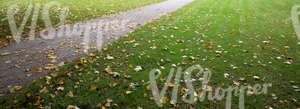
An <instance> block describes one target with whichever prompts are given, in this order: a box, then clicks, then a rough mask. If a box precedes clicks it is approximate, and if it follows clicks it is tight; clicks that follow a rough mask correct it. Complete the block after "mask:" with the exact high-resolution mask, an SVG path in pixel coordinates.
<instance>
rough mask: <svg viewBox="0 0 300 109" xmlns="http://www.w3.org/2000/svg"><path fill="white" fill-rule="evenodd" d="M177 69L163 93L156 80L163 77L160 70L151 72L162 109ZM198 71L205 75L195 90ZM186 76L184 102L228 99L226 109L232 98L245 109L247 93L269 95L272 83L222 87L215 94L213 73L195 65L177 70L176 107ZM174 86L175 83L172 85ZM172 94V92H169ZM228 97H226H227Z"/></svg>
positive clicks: (154, 92) (171, 72)
mask: <svg viewBox="0 0 300 109" xmlns="http://www.w3.org/2000/svg"><path fill="white" fill-rule="evenodd" d="M174 71H175V68H172V69H171V71H170V73H169V75H168V77H167V80H166V82H165V84H164V86H163V88H162V90H161V91H159V89H158V85H157V82H156V79H158V78H159V77H160V75H161V72H160V70H158V69H153V70H152V71H150V75H149V77H150V86H151V89H152V94H153V97H154V100H155V102H156V104H157V105H158V106H159V107H162V106H163V105H162V103H163V102H164V99H165V97H166V96H165V95H166V92H167V89H168V88H169V84H170V83H171V81H172V78H173V76H174ZM195 71H198V73H197V74H196V75H203V77H200V79H199V81H202V87H201V88H198V89H197V88H195V87H193V84H192V83H193V82H196V81H197V80H196V79H193V78H192V77H191V75H192V72H195ZM182 74H183V75H184V77H183V78H184V83H185V85H186V87H187V88H186V89H185V92H186V93H185V94H184V95H183V96H182V101H184V102H185V103H188V104H195V103H196V102H197V100H199V101H200V102H203V101H204V100H205V98H206V96H207V98H208V100H210V101H212V100H222V99H224V98H226V109H231V104H232V96H238V97H239V108H240V109H245V93H246V95H248V96H250V95H252V94H255V95H259V94H267V91H268V87H271V86H272V84H271V83H265V84H263V85H260V84H255V85H254V86H253V87H249V86H243V85H241V86H235V87H232V86H229V87H228V88H227V89H223V88H221V87H218V88H216V89H215V91H214V92H215V93H214V94H213V89H212V87H211V86H209V85H208V83H209V80H210V78H211V76H212V74H211V71H210V70H209V69H207V68H205V69H203V68H202V67H201V66H200V65H194V66H191V67H189V68H187V69H186V70H185V71H184V72H183V69H182V68H181V67H178V68H177V72H176V75H175V79H174V85H172V87H173V90H172V97H171V101H170V103H171V104H173V105H176V103H177V95H178V88H179V86H180V82H181V81H182V80H180V79H181V76H182ZM172 84H173V83H172ZM168 92H170V91H168ZM225 95H226V96H225Z"/></svg>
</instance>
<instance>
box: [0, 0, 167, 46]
mask: <svg viewBox="0 0 300 109" xmlns="http://www.w3.org/2000/svg"><path fill="white" fill-rule="evenodd" d="M161 1H164V0H1V1H0V39H1V40H0V41H1V42H0V47H2V46H4V44H5V43H7V41H14V40H13V39H12V38H11V37H10V36H12V34H11V31H10V28H9V24H8V20H7V17H6V16H7V10H8V7H9V6H12V5H15V4H16V5H18V6H19V8H20V11H19V12H18V13H17V14H16V15H15V19H16V23H17V25H18V26H17V27H19V25H21V22H22V21H23V18H24V16H25V11H26V9H27V7H28V6H29V4H32V5H33V9H32V12H31V14H30V16H29V18H28V22H27V23H26V25H25V28H24V32H23V36H24V37H27V34H28V33H29V31H30V25H31V21H32V14H33V10H34V7H35V5H36V4H40V5H41V8H40V12H39V16H38V21H37V28H36V31H38V30H41V29H43V28H45V23H44V21H43V20H42V9H43V8H44V7H45V5H46V4H48V3H50V2H57V3H59V4H61V5H62V7H67V8H68V9H69V12H68V15H67V18H66V21H65V23H74V22H78V21H84V20H89V19H92V18H98V17H102V16H103V15H109V14H114V13H117V12H120V11H125V10H128V9H134V8H137V7H141V6H145V5H149V4H152V3H158V2H161ZM57 9H58V8H57V7H52V8H51V9H50V19H51V22H52V24H53V26H55V25H57V24H58V23H59V22H60V21H59V17H58V15H60V11H59V10H57ZM5 45H7V44H5Z"/></svg>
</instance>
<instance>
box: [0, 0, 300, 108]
mask: <svg viewBox="0 0 300 109" xmlns="http://www.w3.org/2000/svg"><path fill="white" fill-rule="evenodd" d="M297 3H298V4H300V2H299V1H296V0H196V1H195V2H194V3H192V4H190V5H188V6H186V7H184V8H182V9H180V10H178V11H177V12H174V13H172V14H170V15H167V16H164V17H163V18H161V19H160V20H157V21H154V22H152V23H150V24H147V25H146V26H143V27H142V28H140V29H138V30H136V31H135V32H134V33H131V34H130V35H129V36H128V37H123V38H121V39H120V40H118V41H116V42H114V43H113V44H112V45H109V46H108V47H107V48H108V49H107V50H103V51H99V52H96V53H92V54H90V55H89V56H86V57H82V58H81V59H79V60H77V61H75V62H73V63H72V64H68V65H66V66H64V67H62V68H61V69H60V70H59V71H58V72H54V73H51V74H50V75H51V77H52V79H51V80H50V81H49V82H50V83H49V84H46V80H45V79H41V80H37V81H35V82H34V83H33V84H32V85H30V86H29V87H28V88H26V89H25V90H23V91H22V93H21V94H16V95H13V96H10V97H7V98H3V99H2V100H0V104H2V107H6V108H11V107H28V108H34V107H37V106H42V107H45V106H48V107H49V106H50V107H52V108H65V107H67V106H68V105H76V106H78V107H80V108H95V107H97V106H105V104H106V99H108V98H109V99H112V100H113V102H112V104H111V105H113V104H117V105H114V106H112V107H114V108H137V107H143V108H147V109H148V108H157V105H156V104H155V102H154V100H152V99H151V96H152V93H151V90H147V88H146V86H147V85H144V83H145V82H147V81H148V80H149V72H150V71H151V70H152V69H156V68H161V66H163V67H164V68H165V69H161V71H162V74H163V75H164V76H163V77H161V79H159V80H157V81H158V84H160V85H159V86H162V85H163V83H164V81H165V79H166V76H167V75H168V72H169V71H170V69H171V68H172V67H171V66H172V64H176V65H177V66H181V67H183V68H188V67H189V66H192V65H195V64H200V65H201V66H202V67H205V68H209V69H210V70H211V71H212V78H211V81H210V82H209V85H210V86H212V87H213V88H216V87H219V86H221V87H224V88H226V87H229V86H236V85H234V83H233V81H237V82H239V83H240V84H241V85H246V86H247V85H251V86H253V85H254V84H257V83H259V84H263V83H272V87H271V88H269V90H268V93H267V94H262V95H251V96H246V98H245V105H246V108H250V109H251V108H269V107H273V108H280V109H281V108H299V107H300V104H299V100H300V99H299V98H300V94H299V92H296V91H294V89H293V87H292V86H297V85H299V82H300V78H299V76H300V71H299V65H300V63H299V57H298V56H299V54H300V53H299V49H300V47H299V45H297V42H298V41H299V40H298V39H297V37H296V35H295V33H294V29H293V27H292V22H291V21H289V22H288V23H287V24H286V23H285V20H286V19H288V18H289V16H290V10H291V7H292V6H293V5H295V4H297ZM175 28H178V29H175ZM264 41H267V42H264ZM153 48H156V49H153ZM216 51H222V53H221V54H218V53H216ZM225 51H227V53H226V52H225ZM95 54H96V55H95ZM108 55H109V56H113V57H114V58H115V59H113V60H108V59H106V58H105V57H107V56H108ZM185 56H186V57H185ZM278 56H280V57H281V59H280V60H278V59H276V57H278ZM192 57H193V58H192ZM286 61H290V62H291V63H292V64H290V65H288V64H286V63H284V62H286ZM107 66H110V67H111V69H112V71H114V72H118V73H120V77H113V76H111V75H110V74H108V73H106V72H105V68H106V67H107ZM136 66H142V67H143V70H142V71H140V72H136V71H135V70H134V68H135V67H136ZM232 66H236V67H237V68H236V69H234V68H233V67H232ZM95 71H99V72H101V73H100V74H96V73H95ZM71 72H73V74H72V76H68V75H69V74H70V73H71ZM68 73H69V74H68ZM224 73H228V74H229V75H230V78H224ZM128 75H129V76H131V78H128V77H127V76H128ZM253 76H258V77H260V79H259V80H255V79H254V78H253ZM193 78H195V76H193ZM240 78H245V80H244V81H240V80H239V79H240ZM182 79H183V78H182ZM196 79H198V78H196ZM59 80H60V81H61V80H63V81H64V83H63V84H59ZM131 83H138V84H139V85H138V86H137V87H135V88H132V87H129V85H130V84H131ZM114 84H117V85H116V86H113V85H114ZM193 85H194V87H196V88H199V87H200V85H201V82H199V81H196V82H194V83H193ZM59 86H61V87H64V90H63V91H56V89H57V87H59ZM43 87H47V90H48V92H47V93H40V90H41V89H43ZM184 87H186V86H185V85H184V84H182V85H181V86H180V89H181V88H184ZM298 87H299V86H298ZM160 89H161V87H160ZM70 91H71V92H72V93H73V95H74V97H73V98H71V97H70V96H68V93H69V92H70ZM126 91H132V93H130V94H126ZM144 94H147V96H146V97H144ZM54 95H55V96H54ZM167 95H168V96H167V98H169V99H170V96H171V88H170V89H169V91H168V92H167ZM51 96H52V97H51ZM178 99H181V96H180V95H179V97H178ZM37 101H39V102H37ZM238 102H239V101H238V97H233V101H232V108H238ZM190 106H191V105H189V104H186V103H184V102H183V101H182V100H179V103H178V105H177V107H178V108H188V107H190ZM195 106H196V107H197V108H200V107H201V108H225V99H223V100H221V101H216V100H214V101H209V100H205V101H203V102H197V103H196V104H195ZM163 107H164V108H168V107H173V106H172V105H171V104H170V103H169V101H167V103H165V104H164V105H163Z"/></svg>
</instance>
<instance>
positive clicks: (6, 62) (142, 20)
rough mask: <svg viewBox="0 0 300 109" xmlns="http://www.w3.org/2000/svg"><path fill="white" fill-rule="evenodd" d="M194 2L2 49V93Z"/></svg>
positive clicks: (176, 1) (174, 1) (170, 0)
mask: <svg viewBox="0 0 300 109" xmlns="http://www.w3.org/2000/svg"><path fill="white" fill-rule="evenodd" d="M192 1H193V0H167V1H165V2H162V3H158V4H153V5H149V6H145V7H142V8H138V9H134V10H130V11H127V12H121V13H118V14H115V15H111V16H107V17H104V18H99V19H92V20H89V21H86V22H80V23H77V24H72V25H64V26H61V27H58V28H57V30H56V31H59V30H60V29H65V28H66V27H67V26H69V27H70V28H69V30H71V32H66V33H64V34H63V35H61V36H60V37H58V36H57V37H54V38H52V39H48V38H46V37H41V38H36V39H35V40H31V41H29V40H27V41H23V42H21V43H19V44H12V45H11V46H9V47H7V48H3V49H0V94H1V93H2V94H8V89H11V88H14V87H18V86H25V85H28V84H29V83H31V81H32V80H34V79H39V78H40V77H43V76H45V75H47V73H49V72H51V71H53V69H55V68H57V67H59V66H62V65H63V64H64V63H66V62H68V61H72V60H74V59H76V58H78V57H80V56H84V55H85V54H86V53H85V52H92V51H95V50H96V49H93V48H96V47H97V48H101V47H103V46H104V45H105V44H107V43H108V41H107V40H110V42H112V41H114V40H116V39H118V38H119V37H121V36H125V35H127V34H128V33H130V32H132V31H134V30H135V29H137V28H139V27H140V26H143V25H145V24H147V23H149V22H151V21H152V20H154V19H157V18H159V17H160V16H162V15H165V14H167V13H170V12H173V11H176V10H177V9H179V8H181V7H182V6H184V5H187V4H189V3H191V2H192ZM66 30H68V29H66ZM72 30H73V31H72ZM45 31H47V30H45ZM51 33H53V32H51ZM54 33H57V32H54ZM88 44H89V46H88V47H87V45H88ZM89 48H91V49H89Z"/></svg>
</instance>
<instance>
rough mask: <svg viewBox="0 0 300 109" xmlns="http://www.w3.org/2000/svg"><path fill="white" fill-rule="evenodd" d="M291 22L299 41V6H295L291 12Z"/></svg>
mask: <svg viewBox="0 0 300 109" xmlns="http://www.w3.org/2000/svg"><path fill="white" fill-rule="evenodd" d="M291 14H292V21H293V26H294V29H295V32H296V34H297V37H298V39H299V40H300V23H299V15H300V5H295V6H293V8H292V11H291Z"/></svg>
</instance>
